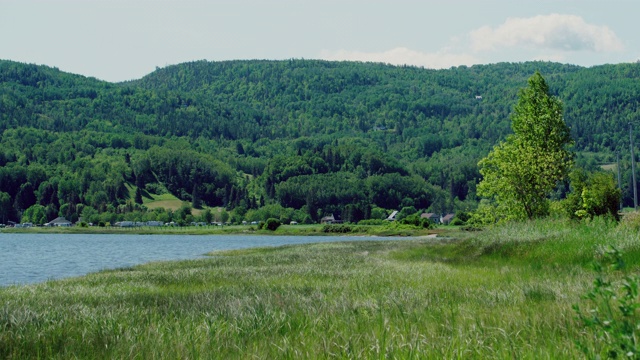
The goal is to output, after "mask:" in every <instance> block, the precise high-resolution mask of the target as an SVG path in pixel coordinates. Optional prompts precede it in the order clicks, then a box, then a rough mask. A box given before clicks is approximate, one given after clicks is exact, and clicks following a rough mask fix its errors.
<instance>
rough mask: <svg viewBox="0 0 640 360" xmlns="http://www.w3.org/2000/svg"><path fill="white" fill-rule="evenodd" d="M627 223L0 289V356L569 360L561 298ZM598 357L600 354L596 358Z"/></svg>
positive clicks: (136, 270)
mask: <svg viewBox="0 0 640 360" xmlns="http://www.w3.org/2000/svg"><path fill="white" fill-rule="evenodd" d="M638 240H639V235H638V232H637V229H634V228H632V227H629V226H624V225H617V224H615V223H607V222H605V221H601V220H597V221H595V222H593V223H591V224H570V223H564V222H556V221H550V220H544V221H537V222H531V223H522V224H511V225H505V226H501V227H496V228H493V229H489V230H485V231H480V232H450V233H448V234H445V235H444V236H441V237H438V238H415V239H410V240H403V241H390V240H379V241H378V240H375V241H374V240H372V241H363V242H343V243H324V244H310V245H301V246H285V247H278V248H262V249H248V250H238V251H227V252H219V253H213V254H211V255H212V256H211V257H210V258H206V259H200V260H192V261H182V262H161V263H152V264H147V265H142V266H136V267H133V268H126V269H118V270H112V271H103V272H99V273H94V274H89V275H87V276H84V277H81V278H75V279H68V280H62V281H49V282H46V283H42V284H37V285H32V286H12V287H7V288H3V289H0V301H1V303H2V307H1V308H0V358H8V359H27V358H47V359H50V358H53V359H56V358H58V359H69V358H98V359H100V358H104V359H113V358H140V359H147V358H167V359H178V358H184V359H198V358H223V359H227V358H238V359H253V358H255V359H279V358H289V359H299V358H322V359H324V358H380V359H381V358H397V359H412V358H413V359H424V358H428V359H444V358H447V359H452V358H461V359H470V358H477V359H491V358H497V359H505V358H509V359H570V358H583V357H585V353H584V352H583V350H582V349H581V348H580V347H579V346H578V345H577V344H583V345H585V346H586V347H587V349H589V350H590V351H593V353H592V354H591V355H594V354H595V353H602V350H601V349H600V348H599V345H598V343H597V342H594V341H593V336H592V334H591V332H590V330H589V329H585V328H584V327H583V326H582V325H581V324H580V323H579V322H578V321H577V319H576V315H575V312H574V311H573V310H572V305H573V304H581V306H583V307H588V303H587V302H586V300H584V299H582V298H581V296H582V295H584V294H586V293H587V292H588V291H589V290H590V289H591V288H592V282H593V279H594V276H595V274H594V272H593V270H592V269H591V263H592V261H593V258H594V255H596V254H597V253H598V252H599V251H600V250H602V248H603V247H604V246H605V245H615V246H616V247H617V248H619V249H620V250H621V251H622V252H623V254H624V260H625V261H626V262H627V264H628V265H630V266H631V269H633V270H637V268H638V265H640V243H639V241H638ZM603 355H606V354H603Z"/></svg>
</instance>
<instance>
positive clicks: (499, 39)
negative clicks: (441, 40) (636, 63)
mask: <svg viewBox="0 0 640 360" xmlns="http://www.w3.org/2000/svg"><path fill="white" fill-rule="evenodd" d="M469 36H470V39H471V47H472V49H473V50H475V51H480V52H481V51H494V50H498V49H500V48H509V47H520V46H523V47H532V48H538V49H552V50H562V51H592V52H614V51H622V50H623V48H624V46H623V44H622V42H621V41H620V39H618V37H617V36H616V34H615V33H614V32H613V31H612V30H611V29H609V28H608V27H607V26H597V25H592V24H588V23H587V22H585V21H584V19H582V18H581V17H580V16H576V15H560V14H551V15H540V16H535V17H531V18H509V19H507V21H506V22H505V23H504V24H502V25H500V26H498V27H497V28H495V29H493V28H491V27H489V26H484V27H481V28H479V29H477V30H474V31H472V32H471V33H470V34H469Z"/></svg>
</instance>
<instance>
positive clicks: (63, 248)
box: [0, 233, 367, 286]
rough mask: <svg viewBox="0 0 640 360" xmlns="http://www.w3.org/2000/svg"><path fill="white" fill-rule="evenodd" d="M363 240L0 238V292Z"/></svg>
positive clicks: (83, 236) (63, 236)
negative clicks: (234, 253) (156, 265)
mask: <svg viewBox="0 0 640 360" xmlns="http://www.w3.org/2000/svg"><path fill="white" fill-rule="evenodd" d="M364 239H367V238H364V237H342V236H340V237H338V236H327V237H325V236H322V237H311V236H260V235H251V236H242V235H211V236H202V235H197V236H194V235H120V234H118V235H111V234H109V235H98V234H88V235H78V234H2V233H0V286H7V285H13V284H30V283H36V282H42V281H46V280H49V279H60V278H65V277H72V276H81V275H84V274H87V273H90V272H95V271H99V270H104V269H115V268H120V267H126V266H132V265H138V264H143V263H146V262H150V261H162V260H180V259H194V258H197V257H200V256H203V255H204V254H205V253H208V252H210V251H215V250H229V249H242V248H248V247H261V246H280V245H287V244H303V243H312V242H332V241H354V240H364Z"/></svg>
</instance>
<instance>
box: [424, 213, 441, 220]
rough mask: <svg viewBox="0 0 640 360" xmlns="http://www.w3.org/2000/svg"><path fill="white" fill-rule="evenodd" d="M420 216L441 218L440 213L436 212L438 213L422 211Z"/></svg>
mask: <svg viewBox="0 0 640 360" xmlns="http://www.w3.org/2000/svg"><path fill="white" fill-rule="evenodd" d="M420 217H421V218H423V219H424V218H427V219H431V218H434V217H437V218H440V216H438V214H436V213H422V214H420Z"/></svg>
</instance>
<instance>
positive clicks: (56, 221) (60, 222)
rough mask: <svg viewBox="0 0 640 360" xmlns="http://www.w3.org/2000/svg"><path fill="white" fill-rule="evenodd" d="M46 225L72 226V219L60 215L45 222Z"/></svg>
mask: <svg viewBox="0 0 640 360" xmlns="http://www.w3.org/2000/svg"><path fill="white" fill-rule="evenodd" d="M44 226H62V227H68V226H71V221H69V220H67V219H65V218H64V217H62V216H60V217H57V218H55V219H53V220H51V221H49V222H48V223H46V224H44Z"/></svg>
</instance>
